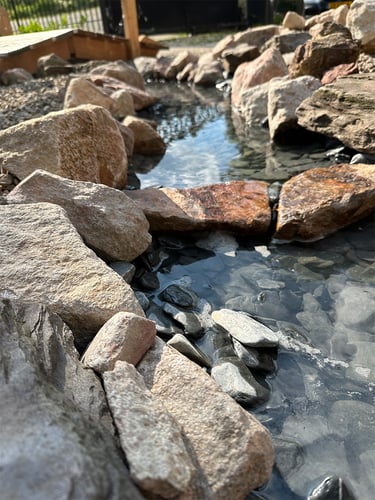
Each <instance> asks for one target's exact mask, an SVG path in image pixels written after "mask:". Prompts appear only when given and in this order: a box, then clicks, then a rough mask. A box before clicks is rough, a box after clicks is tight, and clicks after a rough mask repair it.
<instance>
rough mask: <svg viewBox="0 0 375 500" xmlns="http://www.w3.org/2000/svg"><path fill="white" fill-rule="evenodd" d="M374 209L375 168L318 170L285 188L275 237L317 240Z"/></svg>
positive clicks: (293, 180)
mask: <svg viewBox="0 0 375 500" xmlns="http://www.w3.org/2000/svg"><path fill="white" fill-rule="evenodd" d="M374 209H375V165H362V164H356V165H345V164H343V165H335V166H332V167H329V168H314V169H311V170H308V171H306V172H303V173H302V174H300V175H297V176H296V177H293V178H292V179H290V180H289V181H287V182H286V183H285V184H284V185H283V187H282V190H281V195H280V201H279V208H278V219H277V226H276V232H275V234H274V237H275V238H277V239H281V240H298V241H313V240H317V239H320V238H323V237H324V236H327V235H328V234H331V233H333V232H335V231H337V230H338V229H340V228H343V227H345V226H347V225H349V224H353V223H354V222H356V221H358V220H360V219H361V218H363V217H365V216H367V215H369V214H370V213H371V212H372V211H373V210H374Z"/></svg>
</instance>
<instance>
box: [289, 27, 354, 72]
mask: <svg viewBox="0 0 375 500" xmlns="http://www.w3.org/2000/svg"><path fill="white" fill-rule="evenodd" d="M358 54H359V46H358V43H357V42H356V41H354V40H353V39H352V36H351V33H350V31H349V30H348V29H347V28H345V27H344V26H342V25H341V24H336V23H331V22H328V23H324V24H322V25H321V28H320V30H319V31H318V32H317V33H315V34H314V36H313V38H312V39H311V40H308V41H307V42H306V43H305V44H304V45H302V46H300V47H298V48H297V49H296V51H295V53H294V58H293V61H292V64H291V65H290V66H289V75H290V76H291V78H296V77H297V76H303V75H311V76H315V77H316V78H319V79H320V78H321V77H322V76H323V74H324V72H325V71H327V70H328V69H330V68H332V67H334V66H337V65H339V64H350V63H353V62H355V61H356V60H357V57H358Z"/></svg>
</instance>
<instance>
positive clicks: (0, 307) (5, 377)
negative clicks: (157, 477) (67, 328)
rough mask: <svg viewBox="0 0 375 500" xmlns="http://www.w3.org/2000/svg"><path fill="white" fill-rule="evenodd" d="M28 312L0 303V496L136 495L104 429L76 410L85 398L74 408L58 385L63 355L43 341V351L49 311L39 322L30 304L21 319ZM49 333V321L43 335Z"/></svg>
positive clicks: (112, 498) (27, 499) (120, 498)
mask: <svg viewBox="0 0 375 500" xmlns="http://www.w3.org/2000/svg"><path fill="white" fill-rule="evenodd" d="M27 310H29V311H30V307H29V306H26V309H23V306H20V305H15V304H14V303H10V302H9V301H2V302H0V330H1V335H0V344H1V345H0V350H1V353H2V356H1V358H0V398H1V412H0V424H1V425H0V446H1V450H2V451H1V457H0V483H1V497H2V498H4V499H16V498H17V499H19V500H51V499H52V498H70V499H72V500H81V499H82V498H106V499H108V500H125V499H127V500H141V499H142V498H143V497H142V495H141V494H140V493H139V492H138V490H137V489H136V487H135V486H134V485H133V483H132V482H131V480H130V478H129V473H128V470H127V469H126V467H125V465H124V463H123V461H122V458H121V455H120V452H119V450H118V449H117V447H116V445H115V442H114V440H113V437H112V436H111V435H110V433H109V431H107V430H106V429H105V428H104V427H103V426H101V425H100V424H99V423H98V422H97V421H96V420H95V419H94V418H89V417H88V415H87V413H86V411H80V409H78V408H82V400H81V401H80V402H79V403H78V407H77V406H75V404H74V403H73V402H72V399H71V397H72V396H73V393H74V392H75V391H73V392H70V389H67V391H66V392H67V394H64V389H63V387H61V386H60V387H59V388H56V385H60V384H62V383H63V381H64V375H62V371H63V370H64V361H63V358H61V364H59V363H58V360H57V359H55V360H48V355H49V354H48V353H51V350H49V349H48V348H46V347H47V346H46V345H45V344H44V342H43V348H44V349H45V351H44V354H42V352H41V347H42V346H41V345H40V344H39V340H38V339H40V334H41V332H40V329H43V328H44V326H46V321H47V316H46V315H45V314H44V313H43V320H42V323H43V326H42V324H41V323H38V319H40V318H39V317H38V315H37V314H36V310H35V309H32V308H31V311H32V314H31V316H28V317H29V320H28V321H27V322H26V323H24V321H23V318H24V317H25V313H26V311H27ZM42 311H43V309H42ZM34 315H35V316H34ZM33 317H34V318H35V320H36V322H37V323H36V324H35V323H34V320H33V321H32V322H31V321H30V320H31V318H33ZM31 323H32V324H31ZM59 328H60V326H59V327H58V329H57V330H59ZM50 333H52V332H51V330H50V327H49V326H48V325H47V332H46V333H45V334H43V335H47V337H49V334H50ZM55 333H56V334H57V333H58V332H55ZM53 338H54V339H56V336H55V335H54V334H52V337H50V341H52V342H53V340H52V339H53ZM41 355H42V356H41ZM44 363H46V364H44ZM69 364H70V362H69ZM44 367H46V368H47V372H46V371H45V370H44ZM50 367H53V370H52V372H51V371H50ZM55 369H58V370H59V371H60V373H59V375H57V374H56V373H54V372H55ZM70 369H71V365H70V368H69V371H70ZM51 377H52V378H51ZM88 390H90V389H89V388H88ZM73 399H75V396H73ZM78 399H79V398H78ZM88 400H89V396H88ZM76 402H77V400H76Z"/></svg>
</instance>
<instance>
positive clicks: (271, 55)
mask: <svg viewBox="0 0 375 500" xmlns="http://www.w3.org/2000/svg"><path fill="white" fill-rule="evenodd" d="M287 74H288V68H287V66H286V64H285V62H284V59H283V57H282V55H281V54H280V52H279V51H278V50H276V49H267V50H266V51H265V52H263V54H261V55H260V56H259V57H257V58H256V59H254V61H250V62H246V63H242V64H240V66H238V68H237V69H236V71H235V73H234V75H233V81H232V97H231V100H232V105H233V106H236V107H239V106H240V103H241V94H242V93H243V92H245V91H246V90H248V89H249V88H251V87H254V86H255V85H260V84H261V83H266V82H268V81H270V80H271V79H272V78H274V77H276V76H284V75H287Z"/></svg>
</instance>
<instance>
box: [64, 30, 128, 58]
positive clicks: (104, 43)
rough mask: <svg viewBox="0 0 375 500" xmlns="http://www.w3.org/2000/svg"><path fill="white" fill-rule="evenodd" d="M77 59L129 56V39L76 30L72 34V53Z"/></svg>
mask: <svg viewBox="0 0 375 500" xmlns="http://www.w3.org/2000/svg"><path fill="white" fill-rule="evenodd" d="M71 57H74V58H77V59H104V60H107V61H115V60H116V59H122V60H127V59H129V58H130V46H129V41H128V40H126V39H125V38H122V37H115V36H111V35H107V36H104V35H100V34H96V33H90V34H89V35H88V34H87V32H82V31H79V30H78V31H77V32H75V33H74V35H73V53H72V55H71Z"/></svg>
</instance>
